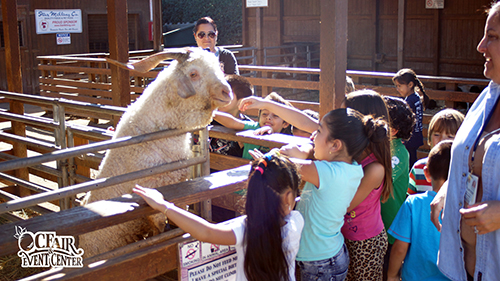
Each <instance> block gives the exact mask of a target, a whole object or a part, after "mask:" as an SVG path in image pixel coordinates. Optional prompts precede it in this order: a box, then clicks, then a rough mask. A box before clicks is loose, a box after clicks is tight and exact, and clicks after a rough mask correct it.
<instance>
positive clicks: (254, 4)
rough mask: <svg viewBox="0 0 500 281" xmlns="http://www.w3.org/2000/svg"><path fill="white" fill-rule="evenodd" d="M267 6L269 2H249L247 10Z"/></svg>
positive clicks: (259, 0) (251, 0)
mask: <svg viewBox="0 0 500 281" xmlns="http://www.w3.org/2000/svg"><path fill="white" fill-rule="evenodd" d="M267 6H268V4H267V0H247V8H259V7H267Z"/></svg>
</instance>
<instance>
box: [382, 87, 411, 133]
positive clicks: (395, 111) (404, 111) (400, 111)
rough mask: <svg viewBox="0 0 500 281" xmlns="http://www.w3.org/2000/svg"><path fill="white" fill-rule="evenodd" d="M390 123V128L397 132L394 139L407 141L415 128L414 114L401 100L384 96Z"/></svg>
mask: <svg viewBox="0 0 500 281" xmlns="http://www.w3.org/2000/svg"><path fill="white" fill-rule="evenodd" d="M384 100H385V103H386V104H387V110H388V111H389V117H390V122H391V128H393V129H395V130H397V131H398V132H397V133H396V135H395V137H396V138H400V139H403V140H408V139H410V137H411V133H412V131H413V126H415V114H414V113H413V111H412V110H411V107H410V106H409V105H408V103H406V102H405V101H404V100H403V99H400V98H396V97H391V96H384Z"/></svg>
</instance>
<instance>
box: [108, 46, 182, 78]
mask: <svg viewBox="0 0 500 281" xmlns="http://www.w3.org/2000/svg"><path fill="white" fill-rule="evenodd" d="M188 56H189V50H188V49H168V50H165V51H163V52H160V53H156V54H153V55H151V56H149V57H146V58H144V59H142V60H140V61H137V62H134V63H127V64H125V63H122V62H119V61H116V60H113V59H110V58H106V61H107V62H108V63H111V64H114V65H116V66H118V67H121V68H124V69H127V70H135V71H137V72H141V73H146V72H148V71H150V70H151V69H153V68H155V67H156V66H157V65H158V64H159V63H160V62H162V61H164V60H167V59H175V60H178V61H184V60H186V59H187V57H188Z"/></svg>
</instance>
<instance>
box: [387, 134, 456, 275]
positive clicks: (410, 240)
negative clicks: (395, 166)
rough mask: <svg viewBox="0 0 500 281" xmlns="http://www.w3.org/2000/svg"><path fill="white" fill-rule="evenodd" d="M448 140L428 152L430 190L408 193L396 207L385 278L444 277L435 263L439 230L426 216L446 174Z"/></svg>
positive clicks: (448, 157) (449, 148)
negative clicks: (398, 207)
mask: <svg viewBox="0 0 500 281" xmlns="http://www.w3.org/2000/svg"><path fill="white" fill-rule="evenodd" d="M451 145H452V141H451V140H444V141H442V142H440V143H439V144H437V145H436V146H434V147H433V148H432V150H431V152H430V153H429V158H428V162H427V166H426V168H425V169H424V171H425V177H426V178H427V180H428V181H430V182H431V184H432V189H433V190H428V191H426V192H425V193H421V194H415V195H410V196H408V198H407V199H406V201H405V202H404V204H403V206H402V207H401V209H400V210H399V212H398V214H397V216H396V218H395V219H394V222H393V223H392V225H391V227H390V228H389V231H388V232H389V233H390V234H392V235H393V236H394V237H396V241H395V242H394V246H393V247H392V251H391V257H390V261H389V270H388V272H387V277H388V278H387V280H388V281H396V280H397V281H399V280H400V277H399V276H398V275H399V269H400V268H401V266H402V264H403V260H404V265H403V270H402V275H401V277H402V279H403V280H448V278H446V277H445V276H444V275H443V274H442V273H441V272H440V271H439V269H438V267H437V265H436V264H437V255H438V250H439V239H440V233H439V231H438V230H437V229H436V228H435V227H434V225H433V223H432V221H431V220H430V219H429V213H430V211H431V207H430V204H431V202H432V199H434V197H435V196H436V193H437V192H438V191H439V189H440V188H441V186H442V185H443V183H444V182H445V181H446V179H447V178H448V169H449V166H450V152H451Z"/></svg>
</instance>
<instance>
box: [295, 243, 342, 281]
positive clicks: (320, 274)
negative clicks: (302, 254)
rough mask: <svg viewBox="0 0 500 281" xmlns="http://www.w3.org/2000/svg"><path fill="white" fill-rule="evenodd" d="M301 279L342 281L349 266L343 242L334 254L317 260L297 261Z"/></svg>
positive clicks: (304, 280)
mask: <svg viewBox="0 0 500 281" xmlns="http://www.w3.org/2000/svg"><path fill="white" fill-rule="evenodd" d="M298 264H299V266H300V276H301V280H302V281H342V280H344V279H345V277H346V276H347V269H348V268H349V253H348V252H347V248H346V246H345V244H344V245H343V246H342V249H340V251H339V252H338V254H336V255H335V256H333V257H331V258H329V259H326V260H319V261H299V262H298Z"/></svg>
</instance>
